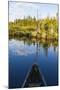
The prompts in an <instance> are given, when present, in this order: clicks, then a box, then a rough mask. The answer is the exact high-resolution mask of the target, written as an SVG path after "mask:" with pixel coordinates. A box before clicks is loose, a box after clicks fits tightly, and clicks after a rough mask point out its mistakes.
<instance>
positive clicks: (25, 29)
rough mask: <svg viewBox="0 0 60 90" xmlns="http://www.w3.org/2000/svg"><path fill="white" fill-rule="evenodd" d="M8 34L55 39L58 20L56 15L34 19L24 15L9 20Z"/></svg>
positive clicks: (56, 37)
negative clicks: (11, 20) (20, 17)
mask: <svg viewBox="0 0 60 90" xmlns="http://www.w3.org/2000/svg"><path fill="white" fill-rule="evenodd" d="M8 28H9V36H10V37H11V36H19V37H24V36H25V37H28V38H32V37H33V38H37V37H38V38H39V39H50V40H51V39H55V40H58V20H57V17H52V18H49V17H46V18H44V19H38V20H37V19H36V18H35V17H33V18H32V17H30V16H28V17H26V18H25V17H24V18H23V19H16V20H15V21H14V22H9V24H8Z"/></svg>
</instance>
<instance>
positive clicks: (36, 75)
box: [22, 63, 47, 87]
mask: <svg viewBox="0 0 60 90" xmlns="http://www.w3.org/2000/svg"><path fill="white" fill-rule="evenodd" d="M40 86H47V84H46V81H45V79H44V76H43V75H42V73H41V71H40V70H39V67H38V65H37V64H36V63H35V64H33V65H32V68H31V70H29V71H28V73H27V75H26V78H25V80H24V82H23V85H22V87H40Z"/></svg>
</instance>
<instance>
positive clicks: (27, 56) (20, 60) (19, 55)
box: [9, 39, 58, 88]
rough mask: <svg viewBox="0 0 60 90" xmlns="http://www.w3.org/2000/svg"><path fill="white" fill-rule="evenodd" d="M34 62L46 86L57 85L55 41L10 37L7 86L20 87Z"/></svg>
mask: <svg viewBox="0 0 60 90" xmlns="http://www.w3.org/2000/svg"><path fill="white" fill-rule="evenodd" d="M34 63H37V64H38V67H39V70H41V72H42V74H43V76H44V79H45V81H46V84H47V86H51V85H58V45H57V43H56V42H51V41H49V42H48V41H38V40H34V39H33V40H19V39H10V40H9V88H20V87H21V86H22V84H23V82H24V80H25V77H26V74H27V72H28V71H29V70H30V68H31V67H32V65H33V64H34Z"/></svg>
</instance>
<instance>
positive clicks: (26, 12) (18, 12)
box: [9, 2, 58, 21]
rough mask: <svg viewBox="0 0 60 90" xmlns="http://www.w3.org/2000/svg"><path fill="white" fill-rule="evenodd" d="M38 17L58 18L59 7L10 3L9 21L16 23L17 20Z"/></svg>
mask: <svg viewBox="0 0 60 90" xmlns="http://www.w3.org/2000/svg"><path fill="white" fill-rule="evenodd" d="M37 9H38V17H39V18H44V17H47V16H49V17H52V16H56V13H57V12H58V5H55V4H37V3H24V2H23V3H22V2H9V21H14V20H15V19H19V18H21V19H22V18H24V16H25V17H27V16H31V17H34V16H35V17H36V18H37Z"/></svg>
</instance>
